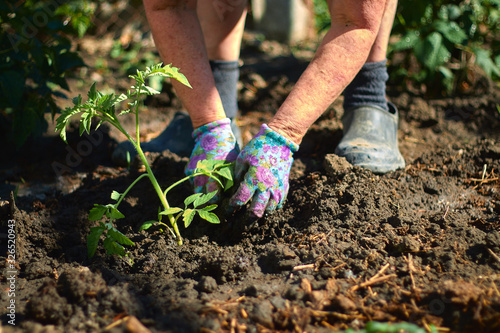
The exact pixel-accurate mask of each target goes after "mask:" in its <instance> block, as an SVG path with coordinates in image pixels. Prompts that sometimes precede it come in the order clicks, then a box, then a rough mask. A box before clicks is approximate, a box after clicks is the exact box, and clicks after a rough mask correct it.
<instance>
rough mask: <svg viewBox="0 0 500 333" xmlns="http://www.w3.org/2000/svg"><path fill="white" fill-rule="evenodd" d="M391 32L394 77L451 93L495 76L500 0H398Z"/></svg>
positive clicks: (499, 73) (499, 74) (499, 64)
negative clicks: (399, 0) (393, 38)
mask: <svg viewBox="0 0 500 333" xmlns="http://www.w3.org/2000/svg"><path fill="white" fill-rule="evenodd" d="M393 36H395V37H396V40H397V41H396V42H394V43H393V44H391V45H390V52H389V57H390V59H392V60H393V61H392V65H393V69H394V70H393V71H392V79H393V80H395V81H399V82H403V83H404V84H406V85H407V84H413V85H414V86H416V85H419V86H418V87H417V88H419V89H424V90H426V91H427V93H433V94H440V95H451V94H454V93H468V92H472V91H474V86H475V84H476V83H477V82H478V81H479V78H480V77H486V78H487V79H488V80H491V79H492V80H496V81H498V80H499V79H500V55H499V54H495V52H493V50H498V49H499V48H500V0H483V1H479V0H467V1H458V2H457V1H452V0H438V1H420V0H419V1H417V0H407V1H402V2H400V3H399V5H398V12H397V15H396V20H395V24H394V27H393Z"/></svg>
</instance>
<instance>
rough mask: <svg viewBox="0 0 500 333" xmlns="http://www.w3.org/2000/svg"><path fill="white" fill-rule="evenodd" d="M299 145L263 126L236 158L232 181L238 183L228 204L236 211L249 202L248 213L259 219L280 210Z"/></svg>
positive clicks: (286, 192)
mask: <svg viewBox="0 0 500 333" xmlns="http://www.w3.org/2000/svg"><path fill="white" fill-rule="evenodd" d="M298 149H299V145H297V144H296V143H294V142H293V141H291V140H289V139H287V138H285V137H284V136H282V135H281V134H279V133H278V132H275V131H273V130H272V129H271V128H269V126H267V125H266V124H263V125H262V127H261V128H260V131H259V133H257V135H256V136H254V138H253V139H252V140H250V142H249V143H248V144H247V145H246V146H245V148H243V150H242V151H241V153H240V154H239V155H238V158H237V159H236V165H235V180H236V181H241V183H240V185H239V187H238V190H237V191H236V193H235V194H234V195H233V197H232V198H231V200H230V202H229V205H230V206H231V207H232V208H233V209H235V208H237V207H241V206H243V205H245V204H246V203H247V202H248V201H250V200H252V204H251V206H250V211H251V214H253V215H255V216H257V217H262V215H264V211H266V212H268V213H271V212H273V211H274V210H276V208H281V207H282V206H283V202H284V201H285V199H286V196H287V194H288V178H289V175H290V169H291V167H292V163H293V156H292V155H293V153H294V152H296V151H297V150H298Z"/></svg>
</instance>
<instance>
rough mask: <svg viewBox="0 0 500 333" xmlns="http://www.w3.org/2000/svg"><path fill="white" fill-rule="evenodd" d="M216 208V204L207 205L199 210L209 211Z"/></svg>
mask: <svg viewBox="0 0 500 333" xmlns="http://www.w3.org/2000/svg"><path fill="white" fill-rule="evenodd" d="M216 208H217V205H210V206H207V207H203V208H201V209H200V210H202V211H205V212H210V211H212V210H214V209H216Z"/></svg>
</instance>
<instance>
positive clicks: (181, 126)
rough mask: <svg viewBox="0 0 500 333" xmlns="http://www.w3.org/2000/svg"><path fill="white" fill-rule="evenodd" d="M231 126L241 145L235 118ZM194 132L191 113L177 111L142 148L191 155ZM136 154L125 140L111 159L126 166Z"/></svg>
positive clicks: (185, 155)
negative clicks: (163, 127)
mask: <svg viewBox="0 0 500 333" xmlns="http://www.w3.org/2000/svg"><path fill="white" fill-rule="evenodd" d="M231 128H232V130H233V134H234V135H235V137H236V140H237V142H238V143H239V144H240V147H241V143H240V142H241V132H240V129H239V127H238V125H236V122H235V121H234V119H233V120H232V121H231ZM192 133H193V125H192V123H191V119H190V118H189V115H188V114H187V113H185V112H177V113H176V114H175V116H174V119H172V121H171V122H170V124H169V125H168V126H167V128H165V129H164V130H163V132H161V134H160V135H158V136H157V137H156V138H154V139H152V140H151V141H148V142H144V143H141V148H142V150H143V151H144V152H154V153H161V152H163V151H166V150H170V151H171V152H172V153H174V154H177V155H179V156H182V157H189V156H191V152H192V151H193V148H194V139H193V137H192ZM127 155H128V156H129V158H127ZM135 155H137V152H136V151H135V149H134V146H133V145H132V143H130V142H129V141H124V142H120V143H119V144H118V146H116V148H115V150H114V152H113V154H112V155H111V159H112V161H113V162H114V163H115V164H117V165H122V166H126V165H127V164H128V163H129V161H131V160H133V159H134V157H135Z"/></svg>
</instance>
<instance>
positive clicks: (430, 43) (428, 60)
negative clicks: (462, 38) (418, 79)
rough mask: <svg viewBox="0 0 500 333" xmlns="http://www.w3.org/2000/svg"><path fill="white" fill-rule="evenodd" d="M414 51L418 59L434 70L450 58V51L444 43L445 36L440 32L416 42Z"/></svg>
mask: <svg viewBox="0 0 500 333" xmlns="http://www.w3.org/2000/svg"><path fill="white" fill-rule="evenodd" d="M414 51H415V55H416V57H417V58H418V60H419V61H420V62H421V63H422V64H424V65H425V66H426V67H427V68H429V69H430V70H431V71H433V72H436V71H437V70H438V67H439V66H440V65H442V64H443V63H445V62H447V61H448V59H449V58H450V52H449V51H448V50H447V49H446V47H445V46H444V45H443V36H442V35H441V34H440V33H438V32H433V33H431V34H430V35H429V36H427V38H425V39H424V40H422V41H419V42H418V43H417V44H415V47H414Z"/></svg>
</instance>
